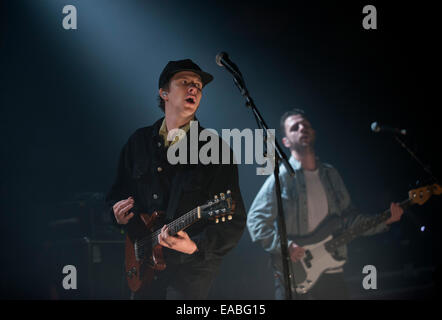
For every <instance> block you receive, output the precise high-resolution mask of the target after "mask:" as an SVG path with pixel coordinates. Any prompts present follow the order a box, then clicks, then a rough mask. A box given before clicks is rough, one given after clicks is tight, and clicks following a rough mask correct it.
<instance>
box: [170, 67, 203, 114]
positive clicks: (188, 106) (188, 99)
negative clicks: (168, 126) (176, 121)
mask: <svg viewBox="0 0 442 320" xmlns="http://www.w3.org/2000/svg"><path fill="white" fill-rule="evenodd" d="M202 88H203V83H202V81H201V78H200V76H199V75H197V74H196V73H194V72H191V71H181V72H178V73H176V74H175V75H174V76H173V77H172V78H171V79H170V84H169V91H168V95H167V98H166V99H165V102H166V103H165V108H166V113H171V114H174V115H175V116H178V117H180V118H183V119H184V118H189V117H192V116H193V114H194V113H195V112H196V110H197V109H198V106H199V104H200V101H201V97H202Z"/></svg>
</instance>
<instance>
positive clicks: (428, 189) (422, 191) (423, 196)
mask: <svg viewBox="0 0 442 320" xmlns="http://www.w3.org/2000/svg"><path fill="white" fill-rule="evenodd" d="M440 194H442V188H441V186H440V185H438V184H437V183H434V184H432V185H428V186H424V187H421V188H417V189H413V190H410V191H408V197H409V199H410V200H411V202H412V203H417V204H419V205H423V204H424V203H425V202H427V201H428V199H430V198H431V196H432V195H440Z"/></svg>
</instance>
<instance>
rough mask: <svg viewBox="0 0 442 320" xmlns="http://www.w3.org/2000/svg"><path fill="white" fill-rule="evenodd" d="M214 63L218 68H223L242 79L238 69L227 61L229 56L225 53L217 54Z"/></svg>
mask: <svg viewBox="0 0 442 320" xmlns="http://www.w3.org/2000/svg"><path fill="white" fill-rule="evenodd" d="M215 61H216V64H217V65H219V66H220V67H225V68H226V69H227V70H229V71H230V72H231V73H233V75H234V76H237V77H239V78H241V79H242V74H241V72H240V71H239V68H238V67H237V66H236V64H234V63H233V62H232V61H231V60H230V59H229V55H228V54H227V53H226V52H220V53H218V54H217V55H216V57H215Z"/></svg>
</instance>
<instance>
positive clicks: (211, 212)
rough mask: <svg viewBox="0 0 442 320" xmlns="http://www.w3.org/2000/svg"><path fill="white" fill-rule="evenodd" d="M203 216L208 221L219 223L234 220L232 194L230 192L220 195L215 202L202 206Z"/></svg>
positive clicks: (215, 198) (214, 199) (211, 201)
mask: <svg viewBox="0 0 442 320" xmlns="http://www.w3.org/2000/svg"><path fill="white" fill-rule="evenodd" d="M200 209H201V216H202V217H203V218H206V219H211V220H215V222H216V223H218V222H219V221H220V220H221V221H222V222H225V221H226V218H227V220H232V214H233V213H234V212H233V210H232V193H231V192H230V190H227V192H226V193H225V194H224V193H220V194H219V196H218V195H215V197H214V198H213V200H209V201H207V203H206V204H205V205H202V206H200Z"/></svg>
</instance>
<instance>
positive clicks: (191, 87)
mask: <svg viewBox="0 0 442 320" xmlns="http://www.w3.org/2000/svg"><path fill="white" fill-rule="evenodd" d="M187 90H188V91H189V93H192V94H196V93H197V92H198V91H200V92H201V89H200V88H198V87H197V84H196V83H193V82H192V83H190V84H189V86H188V87H187Z"/></svg>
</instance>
